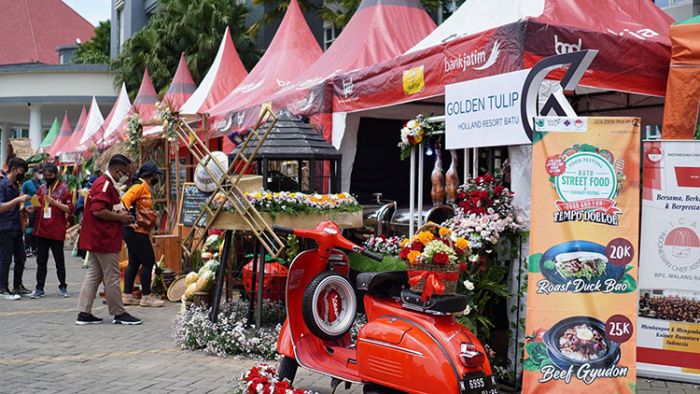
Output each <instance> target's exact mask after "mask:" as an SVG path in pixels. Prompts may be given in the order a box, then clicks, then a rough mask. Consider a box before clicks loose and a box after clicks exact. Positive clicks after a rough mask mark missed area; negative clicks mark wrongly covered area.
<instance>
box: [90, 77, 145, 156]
mask: <svg viewBox="0 0 700 394" xmlns="http://www.w3.org/2000/svg"><path fill="white" fill-rule="evenodd" d="M157 102H158V93H156V89H155V88H154V87H153V82H151V76H150V74H149V73H148V69H145V70H144V71H143V78H142V79H141V86H139V92H138V94H136V98H135V99H134V104H133V105H132V106H131V109H130V110H129V112H128V113H127V115H126V116H128V115H129V114H135V113H137V114H139V117H140V118H141V121H142V122H145V121H149V120H152V119H153V118H155V117H156V103H157ZM126 116H124V118H122V120H121V122H120V123H119V126H117V127H116V129H114V131H113V132H112V133H111V134H110V135H109V138H107V137H105V138H103V140H104V145H109V144H110V143H112V142H114V141H115V140H121V139H124V137H126V126H127V122H128V121H127V119H126ZM150 127H153V126H150ZM144 129H145V128H144ZM145 131H146V130H144V132H145Z"/></svg>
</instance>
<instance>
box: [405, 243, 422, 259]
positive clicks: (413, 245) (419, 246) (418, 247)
mask: <svg viewBox="0 0 700 394" xmlns="http://www.w3.org/2000/svg"><path fill="white" fill-rule="evenodd" d="M424 248H425V245H423V244H422V243H420V242H418V241H415V242H412V243H411V250H417V251H419V252H423V249H424ZM406 257H408V254H407V255H406Z"/></svg>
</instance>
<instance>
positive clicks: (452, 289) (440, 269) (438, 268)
mask: <svg viewBox="0 0 700 394" xmlns="http://www.w3.org/2000/svg"><path fill="white" fill-rule="evenodd" d="M416 268H417V269H415V271H428V272H437V273H444V272H458V271H459V264H447V265H436V264H421V265H419V266H418V267H416ZM457 282H459V280H442V283H444V284H445V292H444V293H443V294H451V293H456V292H457ZM424 285H425V279H421V280H420V282H418V283H417V284H416V285H415V286H411V291H412V292H414V293H422V292H423V286H424Z"/></svg>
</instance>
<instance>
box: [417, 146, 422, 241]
mask: <svg viewBox="0 0 700 394" xmlns="http://www.w3.org/2000/svg"><path fill="white" fill-rule="evenodd" d="M422 225H423V144H422V143H421V144H419V145H418V224H417V225H416V228H418V227H420V226H422Z"/></svg>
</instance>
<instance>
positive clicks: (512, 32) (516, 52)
mask: <svg viewBox="0 0 700 394" xmlns="http://www.w3.org/2000/svg"><path fill="white" fill-rule="evenodd" d="M671 23H672V19H671V18H670V17H669V16H668V15H666V13H664V12H663V11H661V10H660V9H659V8H657V7H656V6H655V5H654V4H653V3H652V2H646V1H644V2H640V1H636V0H611V1H605V2H602V1H601V2H581V1H576V0H503V1H502V2H499V4H498V7H495V6H494V3H493V1H490V0H470V1H467V2H465V3H464V4H463V5H462V6H461V7H460V8H459V9H458V10H457V11H456V12H455V14H453V15H452V16H451V17H450V18H448V19H447V20H446V21H445V22H444V23H443V24H442V25H440V27H438V28H437V29H435V31H434V32H433V33H432V34H430V35H428V36H427V37H426V38H425V39H424V40H423V41H421V42H420V43H419V44H418V45H416V46H415V47H414V48H412V49H411V50H410V51H408V53H406V54H405V55H403V56H400V57H397V58H395V59H391V60H389V61H387V62H383V63H380V64H376V65H373V66H370V67H368V68H366V69H363V70H357V71H353V72H350V73H346V74H343V75H339V76H338V77H336V78H335V80H334V110H335V111H336V112H346V111H347V112H349V111H358V110H363V109H369V108H377V107H382V106H389V105H394V104H398V103H401V102H408V101H415V100H420V99H424V98H427V97H433V96H440V95H443V94H444V87H445V85H447V84H451V83H455V82H461V81H465V80H470V79H476V78H482V77H486V76H490V75H495V74H501V73H506V72H510V71H515V70H520V69H525V68H529V67H531V66H532V65H534V64H535V63H536V62H537V61H539V60H540V59H542V58H543V57H547V56H551V55H555V54H558V53H565V52H571V51H577V50H580V49H597V50H599V54H598V56H596V58H595V59H594V61H593V63H592V64H591V67H590V69H589V71H588V72H587V73H586V75H585V76H584V78H583V80H582V82H581V85H584V86H589V87H595V88H601V89H607V90H617V91H624V92H631V93H640V94H648V95H658V96H663V95H664V87H665V84H666V75H667V74H668V62H669V58H670V41H669V38H668V31H669V25H670V24H671ZM407 74H408V75H409V76H412V77H413V80H412V82H413V84H411V83H406V82H407V81H406V76H407ZM409 79H410V78H409ZM348 81H352V82H351V83H350V87H349V88H348V83H347V82H348Z"/></svg>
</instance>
